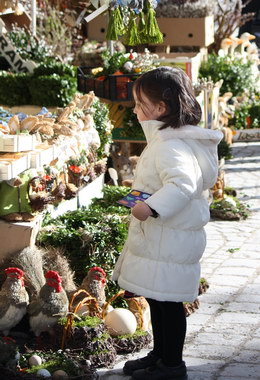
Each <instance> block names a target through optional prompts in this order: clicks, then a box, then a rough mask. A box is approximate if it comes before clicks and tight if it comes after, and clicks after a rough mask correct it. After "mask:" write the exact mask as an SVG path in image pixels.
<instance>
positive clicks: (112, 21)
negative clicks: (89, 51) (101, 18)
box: [106, 6, 126, 41]
mask: <svg viewBox="0 0 260 380" xmlns="http://www.w3.org/2000/svg"><path fill="white" fill-rule="evenodd" d="M125 32H126V28H125V25H124V23H123V17H122V14H121V10H120V6H119V7H116V8H115V9H113V10H111V11H110V16H109V23H108V28H107V34H106V38H107V40H112V41H116V40H118V38H119V37H120V36H122V35H123V34H125Z"/></svg>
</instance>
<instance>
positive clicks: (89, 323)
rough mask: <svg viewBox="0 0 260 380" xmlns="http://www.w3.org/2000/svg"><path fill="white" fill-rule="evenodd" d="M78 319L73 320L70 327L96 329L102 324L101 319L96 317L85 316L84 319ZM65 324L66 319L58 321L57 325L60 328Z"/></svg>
mask: <svg viewBox="0 0 260 380" xmlns="http://www.w3.org/2000/svg"><path fill="white" fill-rule="evenodd" d="M78 318H80V319H77V318H74V319H73V323H72V327H91V328H94V327H97V326H99V325H100V324H102V323H103V321H102V319H100V318H98V317H90V316H86V317H78ZM66 322H67V318H61V319H60V320H59V324H60V325H62V326H63V325H65V324H66Z"/></svg>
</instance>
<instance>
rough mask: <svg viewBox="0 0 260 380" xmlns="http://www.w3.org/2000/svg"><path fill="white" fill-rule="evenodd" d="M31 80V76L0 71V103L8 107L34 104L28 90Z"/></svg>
mask: <svg viewBox="0 0 260 380" xmlns="http://www.w3.org/2000/svg"><path fill="white" fill-rule="evenodd" d="M30 80H31V76H30V75H29V74H24V73H22V74H13V73H9V72H6V71H0V103H1V104H6V105H8V106H17V105H23V104H32V103H31V101H32V100H31V94H30V92H29V88H28V84H29V83H30Z"/></svg>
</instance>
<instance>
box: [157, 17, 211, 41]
mask: <svg viewBox="0 0 260 380" xmlns="http://www.w3.org/2000/svg"><path fill="white" fill-rule="evenodd" d="M157 22H158V25H159V28H160V30H161V32H162V33H163V36H164V41H163V43H162V44H161V45H168V46H200V47H203V46H209V45H210V44H212V43H213V42H214V17H213V16H207V17H202V18H195V17H194V18H171V17H169V18H166V17H163V18H160V17H159V18H157ZM158 46H160V44H159V45H158Z"/></svg>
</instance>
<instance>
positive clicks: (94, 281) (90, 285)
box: [73, 267, 106, 315]
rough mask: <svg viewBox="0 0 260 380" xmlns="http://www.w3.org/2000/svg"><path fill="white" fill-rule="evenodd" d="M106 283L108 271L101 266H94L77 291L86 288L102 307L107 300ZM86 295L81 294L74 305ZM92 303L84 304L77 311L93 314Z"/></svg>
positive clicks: (81, 313)
mask: <svg viewBox="0 0 260 380" xmlns="http://www.w3.org/2000/svg"><path fill="white" fill-rule="evenodd" d="M105 285H106V272H105V271H104V270H103V269H102V268H100V267H92V268H91V269H90V270H89V271H88V274H87V276H86V277H85V278H84V279H83V281H82V283H81V285H80V287H79V288H78V289H77V291H79V290H81V289H83V290H86V291H87V292H88V293H89V294H90V295H91V296H92V297H94V298H95V299H96V301H97V304H98V306H99V308H100V310H101V309H102V307H103V305H104V303H105V302H106V294H105ZM84 297H86V295H84V293H83V294H79V295H78V296H77V297H76V298H75V300H74V303H73V305H74V306H76V305H77V303H79V302H80V301H81V300H82V299H83V298H84ZM91 306H92V305H83V306H82V307H81V308H80V309H79V310H78V312H77V314H79V315H91V314H92V307H91Z"/></svg>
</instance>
